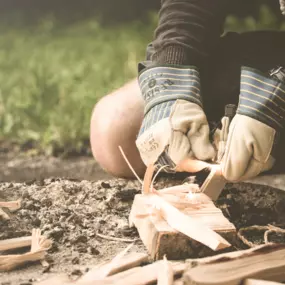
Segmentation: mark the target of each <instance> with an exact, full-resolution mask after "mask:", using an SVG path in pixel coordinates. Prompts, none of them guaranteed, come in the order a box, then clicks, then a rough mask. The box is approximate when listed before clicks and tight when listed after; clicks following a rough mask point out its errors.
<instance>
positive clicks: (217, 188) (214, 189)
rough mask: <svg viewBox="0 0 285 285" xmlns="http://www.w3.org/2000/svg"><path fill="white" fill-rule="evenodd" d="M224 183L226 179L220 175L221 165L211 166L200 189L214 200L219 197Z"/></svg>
mask: <svg viewBox="0 0 285 285" xmlns="http://www.w3.org/2000/svg"><path fill="white" fill-rule="evenodd" d="M226 183H227V180H226V179H225V178H224V177H223V175H222V170H221V167H220V166H213V167H212V169H211V172H210V174H209V175H208V177H207V178H206V180H205V181H204V183H203V185H202V186H201V188H200V190H201V192H202V193H204V194H206V195H207V196H208V197H209V198H211V199H212V200H213V201H216V200H217V199H218V198H219V196H220V194H221V192H222V190H223V189H224V187H225V185H226Z"/></svg>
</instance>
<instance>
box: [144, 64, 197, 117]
mask: <svg viewBox="0 0 285 285" xmlns="http://www.w3.org/2000/svg"><path fill="white" fill-rule="evenodd" d="M139 85H140V89H141V93H142V96H143V99H144V101H145V113H147V112H148V111H149V110H150V109H152V108H153V107H154V106H156V105H158V104H161V103H163V102H168V101H173V100H178V99H182V100H186V101H189V102H192V103H195V104H197V105H199V106H201V107H202V99H201V95H200V75H199V72H198V70H197V69H196V68H195V67H191V66H175V65H169V66H152V67H150V68H146V69H144V70H143V71H142V72H141V73H140V75H139Z"/></svg>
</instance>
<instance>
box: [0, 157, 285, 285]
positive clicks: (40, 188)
mask: <svg viewBox="0 0 285 285" xmlns="http://www.w3.org/2000/svg"><path fill="white" fill-rule="evenodd" d="M68 178H69V179H68ZM71 178H72V179H71ZM271 178H272V177H269V178H266V179H267V180H266V179H265V182H266V181H267V182H269V184H270V181H271V180H274V181H275V182H274V183H275V184H274V186H275V187H277V188H284V186H285V183H284V180H285V179H284V175H279V176H278V177H274V179H271ZM0 181H2V182H0V200H6V201H8V200H14V199H19V198H21V199H22V208H21V209H20V210H18V211H17V212H15V213H10V215H11V219H10V220H9V221H3V220H0V228H1V231H0V239H7V238H13V237H20V236H27V235H30V234H31V230H32V228H33V227H39V228H40V229H41V230H42V233H43V234H44V235H46V236H47V237H49V238H51V239H53V246H52V248H51V249H50V250H49V252H48V256H47V261H48V262H49V264H50V267H49V268H43V267H42V266H41V265H40V264H39V263H35V264H31V265H29V266H26V267H25V268H21V269H18V270H15V271H12V272H10V273H0V284H1V285H4V284H5V285H14V284H22V285H27V284H32V282H34V281H36V280H41V279H45V278H47V277H48V276H50V275H52V274H57V273H60V272H66V273H68V274H69V275H71V276H73V277H74V278H77V277H78V276H80V275H81V274H84V272H86V271H87V270H88V268H90V267H91V266H93V265H95V264H98V263H100V262H101V261H104V260H109V259H111V258H112V257H113V256H114V255H115V254H116V253H117V252H118V251H120V250H122V249H123V248H125V247H126V245H127V244H126V243H124V242H117V241H109V240H106V239H104V238H101V237H100V236H99V235H98V234H103V235H107V236H111V237H118V238H125V239H130V240H133V239H136V238H138V234H137V232H136V230H135V229H130V228H129V227H128V220H127V219H128V215H129V211H130V207H131V204H132V200H133V197H134V195H135V194H136V193H139V191H140V184H139V182H137V181H127V180H123V179H110V177H109V176H108V175H107V174H105V173H104V172H103V171H102V170H100V168H99V167H98V166H97V165H96V163H95V162H94V161H93V160H92V159H91V158H83V159H82V158H81V159H80V158H77V159H76V160H75V159H73V160H64V161H63V160H61V159H57V158H49V159H46V158H43V157H34V158H29V159H25V158H13V159H11V158H10V159H6V161H5V162H4V160H3V159H2V162H1V164H0ZM12 181H16V182H12ZM261 181H263V183H265V182H264V179H263V180H261ZM276 181H277V182H276ZM181 182H182V181H181V180H173V179H169V178H160V179H159V180H158V182H157V185H156V187H157V188H158V189H159V188H162V187H165V186H166V185H174V184H180V183H181ZM255 182H256V181H255ZM278 183H279V184H278ZM267 184H268V183H267ZM217 205H218V206H219V207H220V208H221V209H222V210H223V212H224V214H225V216H227V217H228V218H229V219H230V220H231V221H232V222H233V223H234V224H235V225H236V227H237V228H240V227H245V226H250V225H255V224H258V225H266V224H274V225H279V226H281V227H283V225H285V192H283V191H280V190H277V189H275V188H273V187H270V186H266V185H256V184H251V183H239V184H228V185H227V186H226V188H225V190H224V191H223V193H222V195H221V197H220V198H219V200H218V201H217ZM261 236H262V235H261V234H260V233H258V232H255V233H251V234H250V235H249V236H248V238H249V239H250V240H252V241H254V242H255V243H261V242H262V239H261ZM272 238H274V237H272ZM281 240H282V241H283V237H281ZM144 250H145V249H144V246H143V245H142V243H141V242H140V241H139V242H136V244H135V246H134V247H133V249H132V251H144Z"/></svg>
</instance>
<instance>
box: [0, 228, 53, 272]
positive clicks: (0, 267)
mask: <svg viewBox="0 0 285 285" xmlns="http://www.w3.org/2000/svg"><path fill="white" fill-rule="evenodd" d="M31 241H32V245H31V251H30V252H27V253H24V254H11V255H2V256H0V271H10V270H12V269H14V268H17V267H18V266H21V265H22V264H25V263H27V262H31V261H38V260H42V259H43V258H44V257H45V254H46V251H47V250H48V249H49V248H50V246H51V243H52V242H51V240H48V239H46V238H45V237H42V236H41V235H40V231H39V230H37V229H33V232H32V238H31Z"/></svg>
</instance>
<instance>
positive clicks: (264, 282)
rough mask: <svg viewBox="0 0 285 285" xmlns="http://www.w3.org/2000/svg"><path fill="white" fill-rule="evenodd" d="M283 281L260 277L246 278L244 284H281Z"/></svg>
mask: <svg viewBox="0 0 285 285" xmlns="http://www.w3.org/2000/svg"><path fill="white" fill-rule="evenodd" d="M281 284H282V283H278V282H272V281H267V280H259V279H246V280H245V281H244V282H242V285H281Z"/></svg>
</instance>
